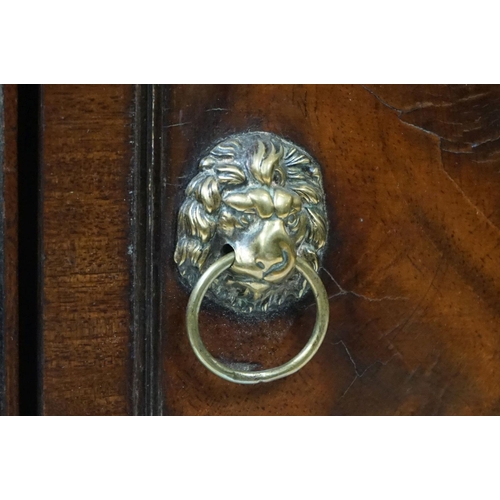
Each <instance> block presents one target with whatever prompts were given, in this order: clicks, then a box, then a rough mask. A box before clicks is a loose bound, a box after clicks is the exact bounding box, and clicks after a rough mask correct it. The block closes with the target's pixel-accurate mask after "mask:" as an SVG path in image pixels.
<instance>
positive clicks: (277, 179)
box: [273, 170, 283, 185]
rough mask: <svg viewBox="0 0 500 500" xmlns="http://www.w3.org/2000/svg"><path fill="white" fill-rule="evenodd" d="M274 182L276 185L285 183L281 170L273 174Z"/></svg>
mask: <svg viewBox="0 0 500 500" xmlns="http://www.w3.org/2000/svg"><path fill="white" fill-rule="evenodd" d="M273 182H274V183H275V184H280V185H281V183H282V182H283V179H282V177H281V172H280V171H279V170H275V171H274V174H273Z"/></svg>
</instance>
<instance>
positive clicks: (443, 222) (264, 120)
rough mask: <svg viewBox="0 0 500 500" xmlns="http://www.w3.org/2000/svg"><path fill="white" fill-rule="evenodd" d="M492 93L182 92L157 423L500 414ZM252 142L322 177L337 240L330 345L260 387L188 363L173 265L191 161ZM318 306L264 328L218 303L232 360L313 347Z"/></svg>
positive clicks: (211, 313)
mask: <svg viewBox="0 0 500 500" xmlns="http://www.w3.org/2000/svg"><path fill="white" fill-rule="evenodd" d="M499 92H500V90H499V87H498V86H452V85H450V86H358V85H355V86H336V85H335V86H312V85H311V86H302V85H285V86H274V85H266V86H251V85H250V86H247V85H241V86H223V85H222V86H173V87H171V88H170V95H169V99H168V104H167V105H166V106H167V109H166V110H165V112H166V113H167V126H166V127H167V128H166V131H167V133H168V135H167V138H166V141H167V147H166V153H165V162H166V165H167V181H166V186H167V202H166V203H167V207H166V214H167V217H171V218H170V220H169V223H168V227H167V229H166V231H167V234H166V236H165V240H166V241H167V242H168V250H167V252H166V259H167V261H166V264H165V266H166V269H165V271H166V272H165V283H166V286H165V290H166V292H165V298H164V301H163V314H164V315H165V318H166V320H165V324H166V325H167V327H166V328H165V330H164V331H163V332H162V334H163V347H164V349H163V352H162V359H163V375H164V376H163V384H164V412H165V413H168V414H175V415H188V414H194V415H207V414H211V415H216V414H219V415H220V414H232V415H289V414H290V415H299V414H304V415H455V414H457V415H467V414H474V415H483V414H500V376H499V374H498V370H499V368H500V336H499V332H500V308H499V305H498V304H499V302H500V301H499V298H500V267H499V266H498V262H499V258H500V255H499V252H500V234H499V230H498V219H499V217H500V211H499V203H500V202H499V198H498V182H499V174H498V171H499V168H500V158H499V151H500V148H499V145H500V140H499V139H498V137H499V136H500V130H499V127H500V122H499V119H498V117H499V116H500V99H499ZM244 130H265V131H269V132H274V133H276V134H279V135H282V136H284V137H285V138H288V139H290V140H292V141H293V142H295V143H297V144H299V145H300V146H303V147H304V148H306V149H307V151H309V152H310V153H311V154H312V155H313V156H315V157H316V159H317V160H318V161H319V163H320V164H321V165H322V167H323V173H324V183H325V189H326V192H327V203H328V207H329V216H330V234H329V237H330V240H329V244H328V251H327V254H326V257H325V259H324V262H323V269H322V270H321V277H322V279H323V281H324V283H325V285H326V287H327V291H328V293H329V296H330V326H329V330H328V333H327V338H326V340H325V343H324V345H323V346H322V348H321V349H320V351H319V353H318V354H317V355H316V357H315V358H314V359H313V360H312V361H311V362H310V363H309V364H308V365H307V366H306V367H305V368H303V369H302V370H301V371H300V372H299V373H297V374H296V375H293V376H291V377H288V378H286V379H284V380H280V381H278V382H274V383H271V384H267V385H261V386H239V385H234V384H231V383H230V382H226V381H223V380H221V379H218V378H217V377H215V376H214V375H212V374H211V373H209V372H208V371H207V370H206V369H205V368H204V367H203V366H202V365H201V364H200V363H199V362H198V361H197V360H196V358H195V356H194V354H193V352H192V351H191V348H190V346H189V343H188V340H187V336H186V331H185V326H184V314H185V307H186V304H187V299H188V292H187V291H186V290H185V289H184V288H183V287H182V286H181V285H179V281H178V276H177V271H176V269H175V264H174V262H173V259H172V255H173V249H174V243H175V225H176V222H175V213H176V211H177V209H178V207H179V205H180V203H181V200H182V197H183V193H182V190H183V188H184V187H185V186H186V184H187V182H188V181H189V179H190V178H191V176H193V175H194V173H195V170H196V160H197V159H198V158H199V157H200V155H201V154H202V153H203V151H204V150H205V149H206V148H207V147H209V146H210V145H211V144H213V143H214V142H216V141H217V140H218V139H220V138H222V137H224V136H226V135H228V134H230V133H234V132H240V131H244ZM312 302H313V301H312V299H311V298H309V299H308V300H305V301H304V302H303V303H302V304H301V305H300V306H299V307H297V308H296V309H295V310H294V311H293V312H291V313H289V314H287V315H286V316H283V317H281V318H277V319H274V320H273V321H269V322H266V323H262V324H253V323H252V322H243V321H238V320H237V318H233V317H230V316H229V315H227V314H224V313H223V312H222V311H219V310H217V309H216V308H214V307H213V306H210V305H209V304H207V305H206V306H205V310H204V312H203V313H202V314H201V315H200V322H201V331H202V335H203V338H204V339H205V342H206V343H207V346H208V347H209V348H210V350H211V352H212V353H213V354H214V355H216V356H219V357H220V358H222V359H226V360H230V361H235V362H245V363H248V362H252V363H256V364H258V365H259V366H271V365H276V364H278V363H282V362H283V361H284V360H286V359H288V358H289V357H290V356H292V355H293V354H294V353H296V352H297V351H298V350H299V349H300V347H301V346H302V345H303V344H304V343H305V341H306V338H307V336H308V335H309V333H310V331H311V329H312V325H313V321H314V314H315V310H314V309H315V308H314V306H312Z"/></svg>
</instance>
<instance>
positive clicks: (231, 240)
mask: <svg viewBox="0 0 500 500" xmlns="http://www.w3.org/2000/svg"><path fill="white" fill-rule="evenodd" d="M327 227H328V224H327V218H326V207H325V197H324V191H323V184H322V177H321V171H320V167H319V165H318V164H317V163H316V162H315V160H314V159H313V158H312V157H311V156H310V155H309V154H308V153H306V152H305V151H304V150H303V149H302V148H300V147H298V146H295V145H294V144H292V143H291V142H289V141H286V140H285V139H282V138H281V137H279V136H277V135H274V134H270V133H267V132H248V133H243V134H238V135H234V136H231V137H228V138H226V139H224V140H223V141H221V142H219V143H218V144H217V145H216V146H215V147H214V148H213V149H212V150H211V151H210V152H209V153H208V154H207V155H206V156H204V157H203V158H202V160H201V161H200V164H199V173H198V174H197V175H196V176H195V177H194V178H193V179H192V180H191V182H190V183H189V185H188V187H187V189H186V199H185V201H184V203H183V204H182V207H181V209H180V213H179V220H178V235H177V238H178V239H177V247H176V251H175V262H176V263H177V265H178V267H179V271H180V274H181V276H182V278H183V280H184V281H185V282H186V283H187V285H188V286H189V287H190V288H192V292H191V297H190V299H189V303H188V308H187V316H186V319H187V330H188V335H189V340H190V342H191V346H192V347H193V349H194V351H195V353H196V355H197V357H198V359H199V360H200V361H201V362H202V363H203V364H204V365H205V366H206V367H207V368H208V369H209V370H211V371H212V372H213V373H215V374H217V375H219V376H220V377H222V378H224V379H226V380H230V381H232V382H237V383H240V384H254V383H258V382H270V381H272V380H277V379H279V378H283V377H286V376H287V375H291V374H292V373H295V372H296V371H297V370H299V369H300V368H302V367H303V366H304V365H305V364H306V363H307V362H308V361H309V360H310V359H311V358H312V357H313V356H314V354H315V353H316V351H317V350H318V349H319V346H320V345H321V342H322V341H323V339H324V337H325V333H326V329H327V326H328V318H329V307H328V297H327V294H326V291H325V288H324V286H323V284H322V282H321V279H320V278H319V276H318V274H317V272H318V269H319V262H320V259H321V257H322V254H323V250H324V247H325V243H326V233H327ZM228 248H229V249H230V250H231V249H232V250H233V251H230V252H229V253H227V252H226V249H228ZM309 287H310V288H311V289H312V291H313V293H314V296H315V298H316V303H317V313H316V324H315V326H314V329H313V332H312V335H311V337H310V339H309V341H308V342H307V344H306V345H305V347H304V348H303V349H302V351H301V352H300V353H299V354H298V355H297V356H295V357H294V358H293V359H291V360H290V361H288V362H287V363H285V364H283V365H281V366H278V367H276V368H271V369H266V370H260V371H238V370H235V369H234V368H232V367H230V366H227V365H225V364H223V363H221V362H220V361H218V360H217V359H216V358H214V357H213V356H212V355H211V354H210V353H209V352H208V350H207V349H206V348H205V346H204V344H203V342H202V340H201V337H200V332H199V327H198V313H199V310H200V305H201V302H202V300H203V297H204V296H205V294H206V293H208V295H209V297H210V298H211V299H212V300H213V301H215V302H217V303H218V304H220V305H221V306H223V307H225V308H229V309H231V310H232V311H234V312H236V313H238V314H242V315H251V314H258V313H261V314H265V313H267V312H273V311H279V310H280V308H283V307H284V306H288V305H289V304H290V303H292V302H294V301H297V300H298V299H300V298H301V297H303V296H304V294H305V293H306V292H307V291H308V290H309Z"/></svg>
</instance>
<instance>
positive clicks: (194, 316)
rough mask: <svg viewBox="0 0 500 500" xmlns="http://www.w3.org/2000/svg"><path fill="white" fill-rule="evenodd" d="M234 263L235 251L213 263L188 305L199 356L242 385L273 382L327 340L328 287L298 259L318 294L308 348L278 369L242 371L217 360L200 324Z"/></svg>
mask: <svg viewBox="0 0 500 500" xmlns="http://www.w3.org/2000/svg"><path fill="white" fill-rule="evenodd" d="M233 262H234V253H230V254H228V255H225V256H224V257H221V258H220V259H219V260H217V261H216V262H215V263H214V264H212V265H211V266H210V267H209V268H208V269H207V270H206V271H205V272H204V273H203V275H202V276H201V277H200V279H199V280H198V282H197V283H196V286H195V287H194V288H193V291H192V292H191V296H190V297H189V302H188V306H187V314H186V323H187V331H188V335H189V341H190V342H191V346H192V348H193V350H194V352H195V354H196V356H197V357H198V359H199V360H200V361H201V362H202V363H203V364H204V365H205V367H206V368H208V369H209V370H210V371H211V372H213V373H215V374H216V375H218V376H219V377H221V378H223V379H225V380H229V381H230V382H235V383H238V384H257V383H259V382H271V381H273V380H278V379H280V378H283V377H287V376H288V375H291V374H292V373H295V372H296V371H298V370H300V369H301V368H302V367H303V366H304V365H305V364H306V363H307V362H308V361H309V360H310V359H311V358H312V357H313V356H314V355H315V354H316V352H317V350H318V349H319V347H320V345H321V343H322V342H323V339H324V338H325V334H326V329H327V327H328V320H329V303H328V295H327V293H326V290H325V287H324V286H323V283H322V281H321V279H320V278H319V276H318V275H317V274H316V272H315V271H314V269H313V268H312V267H311V266H310V265H309V264H308V263H307V262H306V261H305V260H303V259H302V258H300V257H298V258H297V270H298V271H299V272H300V273H302V275H303V276H304V278H306V280H307V281H308V282H309V285H311V288H312V290H313V292H314V296H315V297H316V303H317V306H318V307H317V312H316V324H315V325H314V329H313V332H312V334H311V337H310V339H309V340H308V342H307V344H306V345H305V346H304V348H303V349H302V350H301V351H300V352H299V354H297V356H295V357H294V358H292V359H291V360H290V361H288V362H286V363H285V364H283V365H281V366H278V367H276V368H269V369H266V370H260V371H240V370H235V369H233V368H231V367H229V366H227V365H224V364H223V363H221V362H219V361H217V360H216V359H215V358H214V357H213V356H212V355H211V354H210V353H209V352H208V350H207V348H206V347H205V345H204V344H203V341H202V340H201V337H200V330H199V326H198V314H199V312H200V306H201V302H202V301H203V297H204V296H205V293H206V292H207V290H208V288H209V287H210V285H211V284H212V282H213V281H214V279H215V278H217V276H219V275H220V274H222V273H223V272H224V271H225V270H226V269H228V268H229V267H231V265H232V264H233Z"/></svg>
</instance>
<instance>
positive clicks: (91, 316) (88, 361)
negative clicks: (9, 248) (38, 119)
mask: <svg viewBox="0 0 500 500" xmlns="http://www.w3.org/2000/svg"><path fill="white" fill-rule="evenodd" d="M42 106H43V113H42V132H43V141H42V142H43V158H42V163H43V165H42V191H43V192H42V197H43V202H42V213H41V217H42V221H41V227H42V240H43V245H42V260H41V263H42V281H41V283H42V296H41V307H42V316H41V336H42V342H43V357H42V367H41V368H42V377H43V380H42V403H43V404H42V412H43V414H51V415H54V414H58V415H73V414H81V415H91V414H113V415H117V414H127V413H129V412H130V411H131V403H130V392H131V388H130V377H129V374H130V363H131V353H130V345H129V342H130V321H131V318H130V312H129V310H130V302H129V298H130V297H129V296H130V258H129V255H128V245H129V175H130V168H131V162H132V154H133V138H134V137H133V128H132V123H133V111H134V108H133V106H134V87H133V86H130V85H117V86H108V85H99V86H86V85H81V86H76V85H70V86H65V85H60V86H52V85H48V86H44V88H43V94H42Z"/></svg>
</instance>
